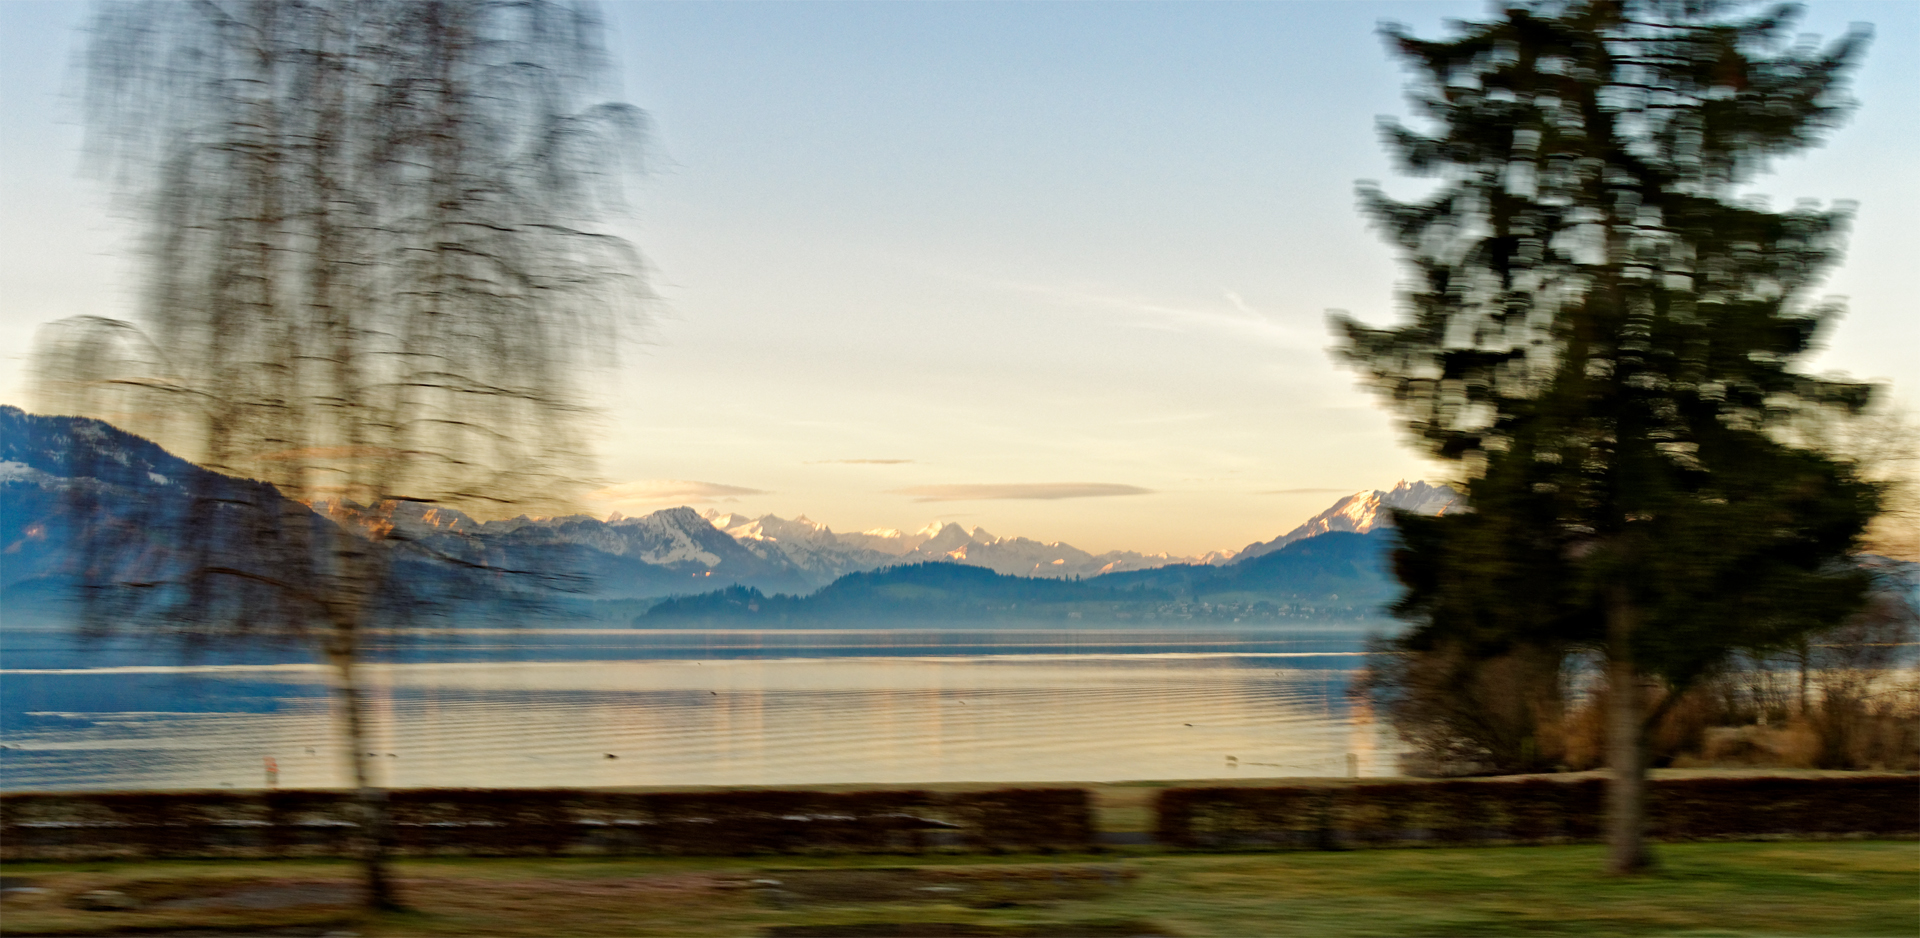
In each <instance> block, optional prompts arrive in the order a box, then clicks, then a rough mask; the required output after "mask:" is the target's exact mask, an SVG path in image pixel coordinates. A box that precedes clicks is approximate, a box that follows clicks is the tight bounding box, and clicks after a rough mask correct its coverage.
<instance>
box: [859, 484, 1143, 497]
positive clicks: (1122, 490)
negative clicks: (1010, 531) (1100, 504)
mask: <svg viewBox="0 0 1920 938" xmlns="http://www.w3.org/2000/svg"><path fill="white" fill-rule="evenodd" d="M887 494H889V495H915V496H919V497H918V498H915V499H914V500H915V501H921V502H960V501H992V500H999V499H1028V500H1040V501H1053V500H1057V499H1062V498H1107V497H1111V496H1116V495H1151V494H1153V490H1152V489H1143V488H1141V487H1139V486H1137V485H1119V484H1116V483H1111V482H1037V483H1009V484H1002V485H921V486H915V487H914V488H909V489H893V490H891V491H889V492H888V493H887Z"/></svg>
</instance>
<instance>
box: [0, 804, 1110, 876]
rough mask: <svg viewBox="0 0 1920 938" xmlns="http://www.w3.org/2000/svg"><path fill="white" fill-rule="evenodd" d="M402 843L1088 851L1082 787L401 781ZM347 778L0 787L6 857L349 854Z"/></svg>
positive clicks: (423, 850) (529, 849)
mask: <svg viewBox="0 0 1920 938" xmlns="http://www.w3.org/2000/svg"><path fill="white" fill-rule="evenodd" d="M388 797H389V801H388V812H387V813H388V815H389V818H390V823H391V831H392V841H393V842H392V843H391V844H390V845H389V847H390V848H391V849H393V850H395V851H397V852H398V853H400V854H404V855H408V856H526V855H532V856H547V855H562V854H564V855H616V856H618V855H658V854H668V855H676V854H679V855H704V856H717V855H747V854H802V853H917V852H920V851H923V850H926V849H929V848H932V847H940V846H956V847H959V848H961V849H965V850H974V851H983V852H993V853H998V852H1006V851H1017V852H1035V851H1041V852H1045V851H1053V850H1085V849H1087V848H1088V847H1090V846H1092V844H1093V840H1094V834H1093V821H1092V807H1091V805H1090V802H1089V800H1088V796H1087V793H1086V792H1085V791H1084V790H1081V789H1077V788H1015V789H999V790H990V791H972V792H951V793H937V792H927V791H920V790H911V789H909V790H899V791H858V792H816V791H781V790H773V791H753V790H742V791H712V792H644V793H630V792H600V791H586V790H581V789H457V788H455V789H411V790H402V791H394V792H390V793H389V795H388ZM355 818H356V804H355V801H354V796H353V795H352V794H351V793H347V792H318V791H268V792H258V793H238V792H165V793H150V794H98V793H75V794H53V793H48V794H13V795H6V796H4V797H0V854H3V855H4V856H5V858H6V859H8V860H23V859H31V858H39V859H87V858H109V857H154V858H160V857H208V856H230V857H266V856H342V855H348V854H350V853H351V852H352V840H353V837H354V835H355V834H356V833H357V831H358V822H357V821H356V820H355Z"/></svg>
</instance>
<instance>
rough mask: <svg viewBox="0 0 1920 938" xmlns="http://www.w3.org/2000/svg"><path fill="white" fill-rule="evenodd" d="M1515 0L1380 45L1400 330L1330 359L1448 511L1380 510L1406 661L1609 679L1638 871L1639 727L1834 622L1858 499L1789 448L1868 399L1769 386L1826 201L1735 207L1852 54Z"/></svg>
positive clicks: (1708, 15)
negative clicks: (1590, 664)
mask: <svg viewBox="0 0 1920 938" xmlns="http://www.w3.org/2000/svg"><path fill="white" fill-rule="evenodd" d="M1743 7H1744V4H1737V3H1722V2H1714V0H1586V2H1580V0H1549V2H1537V3H1511V4H1508V5H1506V6H1505V7H1504V8H1503V9H1502V10H1501V11H1500V12H1499V14H1498V16H1497V17H1496V18H1494V19H1491V20H1490V21H1488V22H1473V23H1463V24H1459V26H1458V32H1457V35H1455V36H1454V37H1453V38H1450V39H1446V40H1440V41H1426V40H1421V39H1417V38H1415V37H1413V36H1410V35H1407V34H1406V33H1404V32H1402V31H1400V30H1398V29H1392V28H1390V29H1389V30H1388V31H1387V36H1388V39H1389V42H1390V44H1391V46H1392V48H1393V49H1394V50H1395V51H1396V52H1397V53H1398V54H1399V56H1400V57H1401V59H1402V60H1403V61H1404V62H1405V63H1406V64H1407V65H1408V66H1409V68H1410V70H1411V71H1412V72H1413V75H1414V82H1413V94H1412V99H1413V102H1414V103H1415V105H1416V106H1417V107H1418V109H1419V111H1420V114H1421V116H1422V117H1423V118H1424V119H1425V120H1426V121H1427V122H1428V124H1429V126H1430V127H1431V130H1430V131H1422V130H1418V129H1413V128H1408V127H1404V126H1401V125H1399V124H1393V123H1389V124H1387V125H1386V127H1385V132H1386V137H1387V141H1388V145H1389V148H1390V149H1391V150H1392V151H1393V152H1394V154H1395V155H1396V156H1397V157H1398V158H1399V161H1400V164H1401V166H1402V167H1403V168H1404V169H1405V170H1406V171H1407V172H1410V173H1412V174H1414V175H1423V176H1432V177H1437V178H1438V180H1439V185H1438V187H1437V188H1436V189H1435V190H1434V192H1433V194H1432V195H1431V196H1429V197H1427V198H1426V199H1424V200H1422V201H1418V202H1413V203H1402V202H1396V201H1394V200H1392V199H1389V198H1388V197H1387V196H1385V195H1384V194H1382V193H1381V192H1380V191H1379V190H1378V189H1377V188H1373V187H1371V186H1366V187H1363V189H1362V197H1363V201H1364V203H1365V206H1366V208H1367V210H1368V212H1369V214H1371V215H1372V217H1373V219H1374V221H1375V223H1376V224H1377V225H1378V227H1379V228H1380V229H1381V230H1382V231H1383V232H1384V233H1385V234H1386V236H1387V238H1388V239H1389V240H1390V241H1392V242H1393V243H1394V244H1395V245H1396V246H1397V247H1398V248H1399V249H1400V250H1401V251H1402V253H1403V254H1404V256H1405V257H1406V259H1407V261H1408V262H1409V264H1410V266H1411V269H1412V271H1413V274H1414V278H1415V281H1414V286H1413V288H1412V290H1411V292H1410V293H1409V294H1408V297H1407V302H1408V306H1409V307H1410V321H1408V322H1406V323H1405V324H1403V325H1399V326H1396V327H1393V328H1385V329H1381V328H1372V327H1368V326H1365V325H1362V324H1360V323H1356V322H1353V321H1351V320H1347V319H1344V318H1342V319H1337V320H1336V322H1335V327H1336V331H1337V332H1338V333H1339V334H1340V335H1341V336H1342V337H1343V339H1344V342H1343V344H1342V347H1341V351H1342V353H1343V355H1344V356H1345V358H1346V359H1347V360H1348V361H1349V362H1351V363H1352V364H1353V365H1354V366H1355V367H1356V368H1358V370H1360V371H1361V372H1362V374H1363V375H1365V376H1366V377H1367V378H1368V379H1369V381H1370V382H1371V383H1372V384H1373V386H1374V387H1375V388H1376V389H1377V390H1378V391H1379V392H1380V393H1381V394H1382V396H1383V397H1384V399H1385V400H1386V401H1387V402H1388V403H1389V405H1390V406H1391V407H1393V408H1394V409H1396V410H1398V411H1399V412H1400V413H1401V414H1403V415H1404V416H1405V418H1406V420H1407V424H1408V426H1409V427H1410V428H1411V430H1412V431H1413V434H1414V436H1415V438H1416V439H1417V440H1418V441H1419V442H1420V444H1421V445H1422V446H1424V447H1426V448H1427V449H1428V450H1429V451H1430V452H1432V453H1433V454H1435V455H1436V456H1438V457H1441V458H1444V459H1449V460H1457V461H1459V462H1460V463H1462V467H1463V474H1464V475H1465V476H1467V477H1468V478H1469V480H1470V481H1469V483H1468V499H1469V501H1470V502H1471V504H1472V507H1473V511H1472V512H1471V513H1468V514H1459V515H1452V514H1450V515H1446V516H1443V517H1439V518H1422V517H1407V516H1402V517H1399V518H1398V519H1397V520H1398V521H1399V522H1400V526H1401V530H1402V533H1403V545H1402V547H1401V548H1400V549H1399V550H1398V552H1397V553H1396V556H1395V567H1396V573H1397V575H1398V576H1399V578H1400V580H1401V582H1402V583H1403V585H1404V586H1405V587H1406V592H1405V594H1404V598H1403V599H1402V601H1401V602H1400V603H1399V605H1398V607H1397V611H1398V612H1399V614H1401V615H1402V616H1403V617H1406V618H1408V619H1409V620H1411V621H1412V623H1413V627H1412V628H1411V629H1410V631H1409V632H1408V633H1407V635H1406V636H1405V637H1404V638H1402V639H1401V640H1400V642H1399V647H1400V648H1401V649H1403V650H1405V651H1408V652H1412V653H1417V654H1439V655H1442V656H1453V657H1455V658H1458V657H1459V656H1461V655H1465V656H1467V657H1468V658H1483V659H1492V658H1497V657H1499V656H1502V655H1511V654H1515V653H1523V652H1524V653H1529V654H1530V653H1531V652H1525V650H1526V649H1543V650H1546V651H1547V653H1548V654H1549V655H1550V656H1552V655H1558V654H1560V653H1561V652H1563V651H1565V650H1570V649H1579V648H1584V649H1588V650H1592V651H1594V652H1597V653H1598V654H1599V655H1600V656H1601V657H1602V659H1603V660H1604V662H1605V669H1606V676H1607V682H1608V686H1609V689H1610V692H1609V693H1608V695H1607V700H1608V706H1609V710H1610V712H1609V716H1608V734H1607V735H1608V746H1609V752H1608V762H1609V764H1610V767H1611V770H1612V773H1613V783H1612V786H1611V793H1610V796H1609V802H1608V811H1609V815H1610V817H1609V823H1608V830H1609V840H1610V843H1611V854H1610V860H1609V863H1610V866H1611V868H1612V869H1613V870H1614V871H1616V872H1622V873H1626V872H1633V871H1636V870H1639V869H1641V868H1643V867H1645V866H1646V865H1647V864H1648V862H1649V855H1648V853H1647V850H1646V847H1645V844H1644V840H1643V837H1642V829H1643V826H1644V801H1645V781H1644V780H1645V777H1646V769H1647V766H1646V755H1645V752H1646V737H1647V731H1648V727H1650V726H1652V725H1653V724H1655V723H1656V722H1658V720H1659V719H1660V717H1661V715H1662V713H1661V708H1662V707H1663V706H1667V705H1670V704H1671V703H1672V702H1673V701H1676V700H1678V699H1679V697H1680V693H1681V692H1682V691H1684V690H1685V689H1686V688H1687V687H1689V686H1691V685H1693V684H1694V683H1695V682H1697V681H1699V680H1700V679H1701V678H1702V677H1704V676H1706V675H1708V674H1710V673H1712V672H1713V671H1714V670H1715V669H1716V668H1718V667H1720V666H1722V665H1723V663H1724V662H1725V661H1726V660H1727V658H1728V656H1729V655H1730V654H1733V653H1735V652H1737V651H1741V650H1760V651H1765V650H1772V649H1782V648H1789V647H1792V646H1793V644H1794V643H1795V642H1797V641H1799V640H1800V639H1801V638H1802V637H1803V636H1805V635H1807V634H1809V633H1811V632H1814V631H1817V630H1819V629H1822V628H1826V627H1830V626H1833V625H1835V624H1837V623H1839V622H1840V621H1842V620H1843V619H1845V618H1846V617H1847V616H1848V615H1849V614H1850V613H1852V612H1853V611H1855V610H1856V609H1858V608H1859V607H1860V605H1861V603H1862V602H1863V599H1864V596H1865V594H1866V592H1867V589H1868V582H1867V581H1868V578H1867V576H1866V574H1865V573H1863V572H1861V571H1860V569H1859V568H1858V567H1857V566H1856V565H1854V564H1852V563H1851V562H1850V555H1851V554H1852V553H1853V552H1854V551H1855V550H1856V549H1857V547H1858V546H1859V541H1860V537H1861V534H1862V531H1863V529H1864V528H1865V527H1866V526H1867V524H1868V522H1869V521H1870V520H1871V519H1872V518H1873V517H1874V516H1875V514H1876V512H1877V511H1878V504H1879V501H1880V488H1879V487H1878V486H1877V485H1875V484H1873V483H1871V482H1868V481H1865V480H1863V478H1862V477H1861V475H1860V473H1858V472H1857V471H1856V469H1855V467H1854V466H1853V464H1852V463H1851V462H1850V461H1849V460H1847V459H1845V458H1842V457H1837V456H1835V455H1832V454H1831V453H1829V452H1828V451H1826V450H1824V449H1823V448H1821V447H1820V446H1818V445H1814V444H1812V443H1810V442H1809V441H1808V438H1807V436H1806V434H1804V433H1801V432H1798V431H1797V430H1796V429H1795V428H1796V427H1798V426H1801V425H1803V424H1804V423H1805V422H1806V421H1808V420H1837V419H1844V418H1845V415H1848V414H1851V413H1855V412H1858V411H1859V410H1860V409H1861V408H1863V407H1865V406H1866V405H1867V404H1868V402H1869V400H1870V398H1871V397H1872V391H1873V389H1872V388H1871V387H1870V386H1867V385H1864V384H1859V383H1854V382H1849V381H1845V380H1839V379H1829V378H1816V377H1811V376H1808V375H1805V374H1802V373H1799V372H1796V371H1795V370H1793V366H1794V365H1795V364H1796V363H1797V362H1798V361H1800V360H1802V359H1804V357H1805V356H1806V355H1807V354H1808V353H1809V352H1811V351H1812V350H1813V349H1814V347H1815V346H1814V343H1815V340H1816V337H1817V336H1818V335H1819V334H1820V332H1821V330H1822V329H1824V328H1826V327H1827V326H1828V325H1829V324H1830V323H1831V322H1832V321H1833V319H1834V318H1835V317H1836V316H1837V315H1838V313H1839V310H1838V309H1837V308H1836V307H1834V306H1832V305H1823V304H1811V303H1809V302H1808V301H1807V295H1808V292H1809V290H1811V289H1812V288H1813V286H1814V285H1815V284H1816V283H1817V281H1818V278H1819V276H1820V274H1821V273H1822V272H1823V270H1824V269H1825V268H1826V267H1827V266H1828V265H1829V264H1830V263H1832V262H1833V261H1834V259H1835V258H1836V257H1837V256H1838V250H1839V237H1840V234H1841V231H1842V227H1843V223H1844V221H1845V214H1844V213H1843V212H1841V211H1826V210H1821V209H1820V208H1818V207H1816V206H1812V205H1800V206H1797V207H1795V208H1794V209H1792V210H1789V211H1784V212H1777V211H1771V210H1769V209H1767V208H1766V207H1765V206H1764V205H1760V204H1757V203H1755V202H1752V201H1749V200H1746V199H1743V198H1741V197H1740V196H1739V195H1738V194H1737V191H1736V189H1737V187H1738V186H1739V185H1740V184H1741V183H1743V182H1745V181H1746V180H1748V179H1750V178H1751V177H1752V176H1753V175H1754V174H1756V173H1757V172H1759V171H1761V170H1762V169H1763V168H1764V166H1765V165H1766V162H1767V160H1768V159H1770V158H1772V157H1775V156H1779V155H1782V154H1787V153H1791V152H1794V151H1796V150H1800V149H1803V148H1806V147H1809V146H1812V145H1814V144H1815V143H1816V142H1817V141H1818V139H1819V136H1820V134H1821V133H1823V132H1824V131H1826V130H1827V129H1829V128H1831V127H1833V126H1834V125H1835V124H1836V123H1837V122H1838V121H1839V119H1840V118H1841V117H1842V116H1843V115H1844V113H1845V111H1846V109H1847V107H1848V101H1847V100H1846V98H1845V96H1844V95H1843V93H1842V83H1843V80H1844V78H1845V76H1846V75H1847V73H1848V72H1849V70H1850V69H1851V68H1852V67H1853V66H1854V64H1855V63H1856V62H1857V61H1858V59H1859V56H1860V54H1861V52H1862V50H1863V49H1864V46H1865V40H1866V36H1865V34H1864V32H1861V31H1856V32H1853V33H1850V34H1848V35H1847V36H1846V37H1844V38H1842V39H1840V40H1839V41H1838V42H1836V43H1834V44H1832V45H1829V46H1825V47H1822V46H1819V45H1818V44H1816V43H1813V42H1810V41H1806V40H1793V39H1792V38H1791V37H1790V33H1789V30H1790V28H1791V25H1792V19H1793V17H1792V14H1793V9H1792V8H1791V7H1777V8H1773V9H1769V10H1765V11H1760V12H1753V13H1749V12H1747V11H1746V10H1745V9H1743Z"/></svg>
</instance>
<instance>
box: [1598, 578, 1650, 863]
mask: <svg viewBox="0 0 1920 938" xmlns="http://www.w3.org/2000/svg"><path fill="white" fill-rule="evenodd" d="M1609 606H1610V608H1609V609H1608V610H1607V707H1608V712H1607V763H1608V766H1609V768H1611V769H1612V772H1613V779H1612V784H1611V785H1610V786H1609V787H1608V789H1607V847H1608V852H1607V870H1608V872H1610V873H1613V874H1615V875H1631V874H1634V873H1639V872H1643V871H1645V870H1646V869H1648V868H1649V867H1651V866H1652V865H1653V856H1652V854H1651V853H1649V852H1648V850H1647V843H1646V810H1647V760H1646V745H1645V735H1646V728H1645V725H1644V723H1643V720H1642V716H1641V708H1642V703H1643V702H1642V700H1641V697H1642V695H1643V688H1642V687H1641V682H1640V673H1639V670H1638V669H1637V668H1636V667H1635V666H1634V661H1633V645H1632V639H1633V631H1634V627H1635V626H1636V625H1637V624H1638V622H1637V619H1638V617H1639V610H1637V609H1635V608H1634V606H1633V601H1632V600H1631V599H1629V598H1628V597H1627V595H1626V590H1625V588H1618V589H1616V590H1615V591H1614V594H1613V597H1612V601H1611V602H1610V604H1609Z"/></svg>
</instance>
